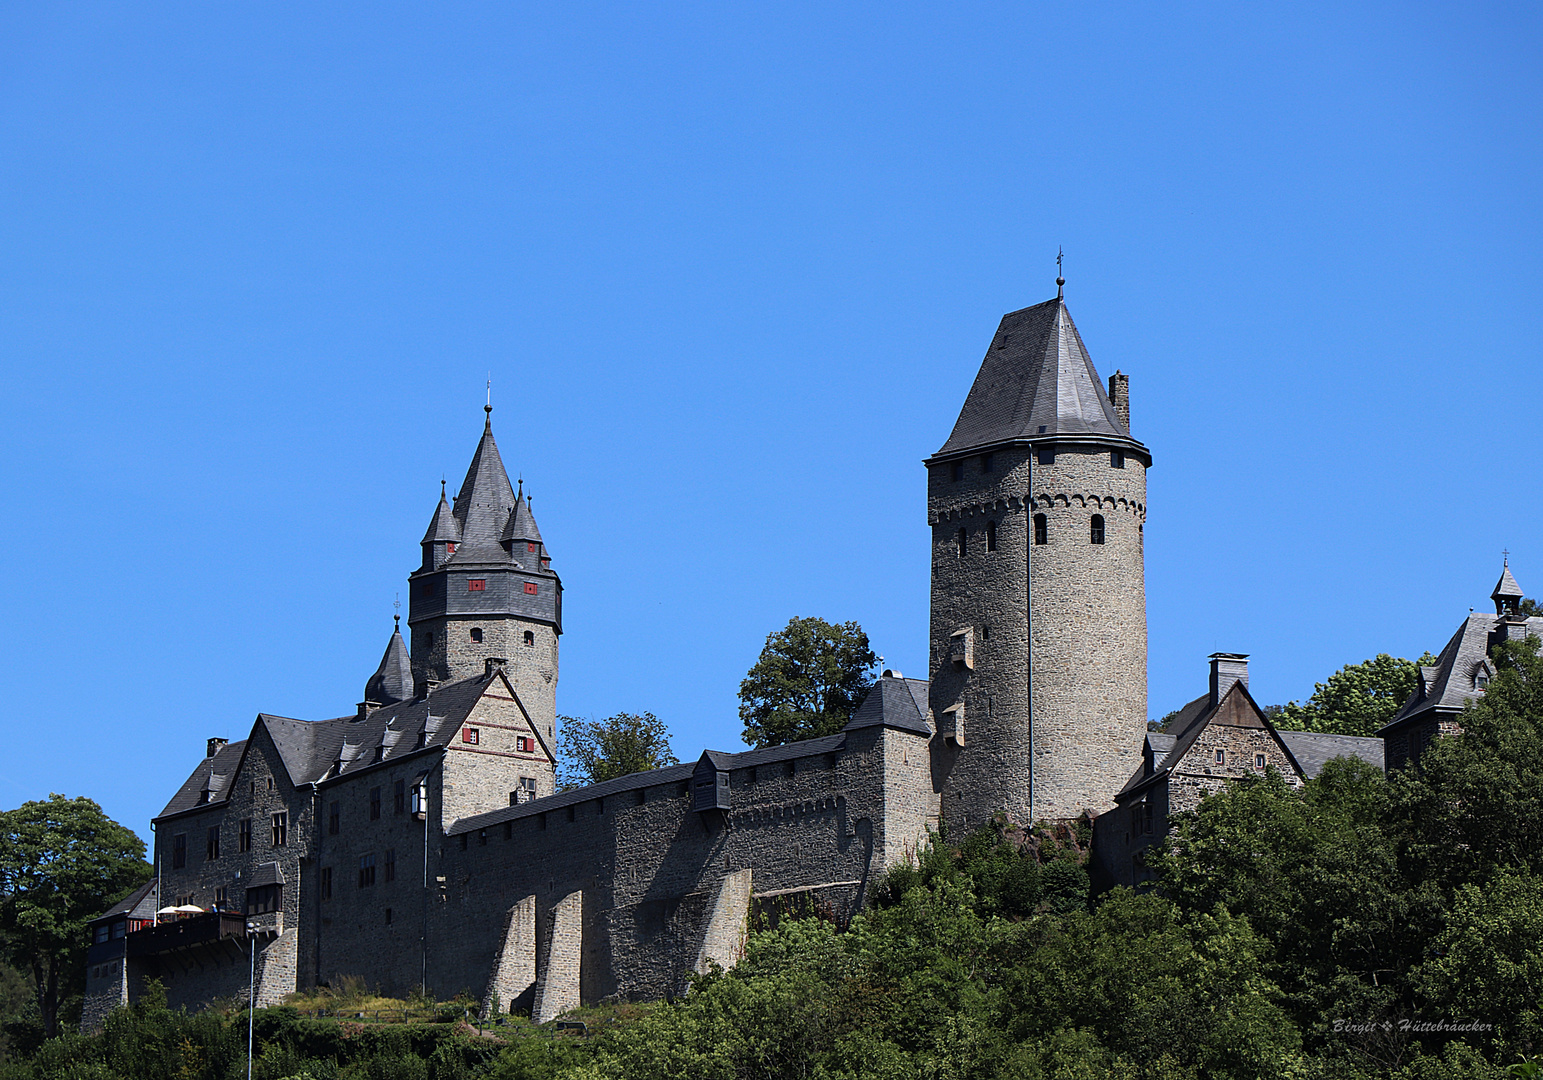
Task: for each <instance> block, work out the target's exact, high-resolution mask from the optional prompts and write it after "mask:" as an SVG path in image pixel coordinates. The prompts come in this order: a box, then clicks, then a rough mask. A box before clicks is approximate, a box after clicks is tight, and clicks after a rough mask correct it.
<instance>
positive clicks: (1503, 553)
mask: <svg viewBox="0 0 1543 1080" xmlns="http://www.w3.org/2000/svg"><path fill="white" fill-rule="evenodd" d="M1510 565H1511V551H1510V549H1509V548H1501V549H1500V568H1501V569H1502V570H1504V569H1505V568H1506V567H1508V566H1510Z"/></svg>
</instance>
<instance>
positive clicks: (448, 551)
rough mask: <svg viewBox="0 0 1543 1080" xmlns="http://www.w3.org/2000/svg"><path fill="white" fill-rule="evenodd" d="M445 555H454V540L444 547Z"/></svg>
mask: <svg viewBox="0 0 1543 1080" xmlns="http://www.w3.org/2000/svg"><path fill="white" fill-rule="evenodd" d="M445 554H446V555H454V554H455V541H454V540H452V541H450V542H449V543H448V544H446V545H445Z"/></svg>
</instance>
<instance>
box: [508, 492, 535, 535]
mask: <svg viewBox="0 0 1543 1080" xmlns="http://www.w3.org/2000/svg"><path fill="white" fill-rule="evenodd" d="M501 539H504V540H524V541H525V542H526V543H535V544H539V543H541V530H540V529H538V528H536V519H535V516H534V515H532V514H531V512H530V502H529V500H527V499H526V498H525V491H524V488H523V486H522V487H521V490H520V493H519V494H518V495H517V496H515V500H514V512H513V513H512V514H510V515H509V524H508V525H506V526H504V532H503V536H502V537H501Z"/></svg>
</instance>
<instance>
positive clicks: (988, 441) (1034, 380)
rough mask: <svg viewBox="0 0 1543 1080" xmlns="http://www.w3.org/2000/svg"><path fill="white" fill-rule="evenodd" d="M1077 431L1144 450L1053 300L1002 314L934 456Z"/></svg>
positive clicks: (1060, 303) (1062, 309)
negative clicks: (950, 428) (951, 427)
mask: <svg viewBox="0 0 1543 1080" xmlns="http://www.w3.org/2000/svg"><path fill="white" fill-rule="evenodd" d="M1067 436H1081V437H1084V438H1094V439H1099V440H1101V441H1112V442H1115V443H1118V444H1121V445H1130V446H1132V447H1134V448H1136V449H1139V450H1140V451H1141V452H1142V453H1145V448H1144V447H1142V446H1141V444H1140V443H1137V442H1135V441H1134V440H1133V439H1131V437H1130V432H1129V431H1127V430H1126V428H1125V425H1124V424H1122V423H1121V422H1120V418H1119V416H1118V415H1117V414H1116V413H1115V411H1114V406H1113V405H1111V404H1110V403H1109V397H1108V395H1107V394H1105V393H1104V388H1103V386H1102V384H1101V383H1100V382H1099V377H1098V372H1097V370H1096V369H1094V367H1093V361H1092V359H1091V358H1090V357H1089V356H1088V352H1087V349H1086V348H1084V347H1083V344H1082V336H1081V335H1080V334H1078V333H1077V327H1076V325H1075V324H1074V323H1073V322H1072V317H1071V314H1070V312H1068V311H1067V310H1066V304H1065V303H1064V302H1063V301H1062V300H1060V299H1059V298H1057V299H1055V300H1047V301H1045V302H1044V303H1043V304H1036V305H1034V306H1033V307H1028V308H1024V309H1023V310H1022V311H1014V312H1011V313H1009V314H1007V315H1004V316H1002V322H1001V325H1000V326H998V327H997V332H996V337H994V338H993V339H992V341H991V347H990V348H988V349H987V350H986V358H985V359H984V360H983V361H981V365H980V371H979V373H977V374H976V376H975V382H974V384H973V385H971V387H970V393H969V396H968V397H966V398H965V401H964V409H963V410H962V411H961V412H960V413H959V419H958V421H957V422H956V423H955V424H954V430H953V433H952V434H951V435H949V437H948V441H947V442H945V443H944V444H943V448H942V449H941V450H939V451H938V455H945V454H957V453H963V452H965V451H967V450H972V449H976V448H979V447H985V446H991V445H994V444H996V443H1003V442H1014V441H1019V440H1037V439H1053V438H1065V437H1067Z"/></svg>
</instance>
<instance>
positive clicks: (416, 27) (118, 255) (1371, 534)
mask: <svg viewBox="0 0 1543 1080" xmlns="http://www.w3.org/2000/svg"><path fill="white" fill-rule="evenodd" d="M0 30H3V32H0V147H3V151H0V198H3V204H4V207H5V212H4V214H3V215H0V362H3V365H4V372H5V375H4V382H3V389H4V392H3V394H0V477H3V482H4V490H5V495H6V497H5V499H4V500H3V509H0V513H3V514H4V515H5V522H4V526H5V530H6V533H7V535H8V536H9V537H10V539H11V544H12V551H13V558H12V559H11V560H10V562H9V564H8V568H7V570H6V571H5V572H4V581H3V583H4V592H5V595H6V598H7V601H6V607H5V618H4V619H3V620H0V634H3V635H4V641H3V649H4V655H5V656H6V657H7V658H8V660H9V676H10V677H9V694H8V695H7V705H6V709H5V719H4V724H5V746H6V751H7V752H6V753H5V754H4V755H3V756H0V805H4V806H14V805H16V804H17V803H19V802H20V801H22V800H24V799H27V798H37V797H41V796H43V795H46V794H47V793H48V792H49V791H62V792H66V793H68V794H89V795H91V796H93V797H94V798H97V799H98V800H99V801H101V802H102V804H103V805H104V806H105V807H106V809H107V810H108V812H109V813H111V814H112V815H113V816H115V817H117V818H119V819H120V820H122V821H124V822H125V823H127V824H129V825H131V826H133V827H134V828H136V829H138V830H139V831H140V832H141V833H142V834H143V835H146V836H148V825H147V822H148V819H149V817H150V816H151V815H152V814H153V813H155V812H156V811H157V810H158V809H159V808H160V807H161V805H163V803H164V801H165V800H166V799H167V798H168V797H169V796H170V794H171V792H172V791H173V790H174V788H175V786H176V785H177V784H178V783H179V782H180V781H181V779H182V778H183V777H184V776H185V775H186V774H187V772H188V771H189V770H190V769H191V767H192V766H193V765H194V764H195V763H196V761H197V760H198V759H199V758H200V757H201V755H202V752H203V740H204V739H205V738H206V737H208V736H211V735H222V736H227V737H231V738H240V737H242V736H243V735H244V733H245V732H246V730H247V729H248V728H249V726H250V724H251V721H252V718H253V717H254V716H255V714H256V713H257V712H258V711H259V710H265V711H271V712H277V713H283V714H287V715H291V716H300V717H307V718H321V717H327V716H335V715H340V714H343V713H346V712H348V711H350V710H351V709H352V706H353V703H354V702H356V701H358V700H359V698H360V696H361V693H362V688H363V683H364V680H365V678H366V677H367V676H368V675H369V674H370V672H371V671H372V670H373V669H374V667H375V664H376V662H377V661H378V659H379V656H380V653H381V651H382V649H383V648H384V646H385V643H386V639H387V636H388V634H389V630H390V626H391V613H392V601H393V598H394V597H395V595H396V593H397V592H398V591H405V590H404V580H405V577H406V574H407V573H408V572H409V571H410V570H411V569H412V568H413V567H414V566H415V565H416V563H417V559H418V549H417V547H416V543H417V541H418V539H419V537H420V536H421V534H422V532H423V529H424V527H425V525H426V524H427V522H428V519H429V516H430V514H431V512H432V510H433V507H434V503H435V500H436V498H437V495H438V490H439V480H440V477H441V476H446V477H448V478H449V480H450V482H451V486H452V490H453V488H454V485H455V484H456V483H457V481H458V480H459V478H460V477H461V475H462V474H463V473H464V471H465V469H466V465H467V462H468V460H469V458H470V455H471V453H472V450H473V448H474V445H475V442H476V439H477V436H478V433H479V431H480V428H481V421H482V411H481V406H482V398H483V384H484V380H485V379H486V377H487V374H488V372H489V371H491V372H492V377H493V381H494V404H495V407H496V408H495V412H494V424H495V431H496V433H497V436H498V439H499V443H500V446H501V448H502V450H503V453H504V458H505V461H506V463H507V464H508V466H509V468H510V469H511V471H516V472H519V473H523V475H524V476H525V478H526V482H527V488H528V490H530V491H531V492H532V493H533V494H534V496H535V503H534V506H535V510H536V514H537V517H538V519H539V521H540V524H541V528H542V531H543V533H544V534H545V537H546V539H547V541H548V544H549V546H550V548H551V550H552V553H553V556H554V559H553V566H554V568H555V569H557V570H558V571H559V572H560V573H561V574H562V575H563V580H564V584H565V587H566V605H565V616H566V630H567V633H566V634H565V636H564V637H563V639H562V649H563V654H562V673H561V682H560V685H559V688H558V695H559V709H560V711H562V712H566V713H572V714H577V715H584V716H590V715H593V716H597V717H599V716H605V715H608V714H611V713H614V712H617V711H621V710H627V711H642V710H650V711H652V712H654V713H656V714H658V715H659V716H660V717H662V718H664V719H665V720H666V721H667V722H668V723H669V724H670V726H671V728H672V730H673V731H674V732H675V735H676V750H677V753H679V754H680V756H681V757H682V758H686V759H689V758H692V757H694V756H696V754H697V753H698V752H699V751H700V749H701V748H702V747H703V746H711V747H715V748H722V749H733V748H736V747H737V746H738V745H739V731H740V725H739V722H738V719H737V715H736V697H735V695H736V691H737V687H738V683H739V680H740V679H741V678H742V677H743V675H744V672H745V670H746V669H747V668H748V667H749V666H750V664H751V663H752V662H753V661H754V659H755V657H756V654H757V653H758V651H759V649H760V647H761V645H762V643H763V641H764V639H765V636H766V634H767V633H768V632H770V631H772V630H774V629H777V628H778V627H780V626H782V625H783V624H784V623H785V622H786V621H787V620H788V619H789V618H790V617H792V616H795V615H820V616H823V617H826V618H829V619H833V620H846V619H856V620H858V621H859V622H861V623H862V625H863V626H864V627H865V628H866V629H867V630H868V632H869V634H870V635H871V637H872V639H873V643H874V646H875V648H876V649H877V650H878V651H879V652H881V653H882V654H884V656H885V657H886V659H887V662H888V663H889V664H891V665H892V666H895V667H898V668H900V669H902V670H904V671H906V672H907V673H908V674H915V675H922V674H925V668H926V648H927V642H926V632H927V600H928V596H927V593H928V579H927V575H928V568H927V545H928V535H927V529H926V525H925V519H924V476H923V470H922V468H921V464H920V463H921V459H922V458H924V457H925V456H927V455H928V454H930V453H931V452H933V451H935V450H936V449H937V448H938V447H939V446H940V445H941V444H942V442H943V440H944V439H945V437H946V436H947V434H948V431H949V429H950V427H951V426H952V423H953V420H954V417H955V415H956V414H957V411H958V409H959V406H960V405H961V404H962V402H963V400H964V395H965V392H966V390H967V389H968V387H969V384H970V381H971V379H972V378H973V376H974V373H975V370H976V368H977V366H978V364H979V362H980V359H981V357H982V355H983V354H984V351H985V348H986V346H987V344H988V343H989V341H990V339H991V335H992V332H993V330H994V329H995V327H996V324H997V320H998V319H999V318H1000V316H1001V315H1002V313H1004V312H1007V311H1010V310H1014V309H1016V308H1020V307H1024V306H1026V305H1028V304H1031V303H1036V302H1039V301H1041V300H1044V299H1046V298H1047V297H1049V296H1051V295H1053V291H1052V290H1053V289H1054V284H1053V279H1054V277H1055V264H1054V258H1055V252H1056V248H1057V246H1058V245H1063V246H1064V247H1065V249H1066V260H1067V261H1066V277H1067V279H1068V283H1067V286H1066V295H1067V302H1068V305H1069V307H1070V309H1071V311H1072V313H1073V316H1074V317H1075V318H1076V320H1077V323H1078V325H1079V327H1080V329H1081V331H1082V335H1083V338H1084V340H1085V341H1086V343H1087V345H1088V347H1089V350H1090V351H1091V353H1092V355H1093V359H1094V361H1095V363H1096V364H1097V365H1098V367H1099V369H1100V371H1101V372H1102V373H1103V374H1105V375H1107V374H1108V373H1110V372H1112V371H1113V370H1114V369H1115V368H1117V367H1118V368H1120V369H1122V370H1124V371H1125V372H1127V373H1128V374H1129V375H1130V377H1131V397H1132V416H1133V427H1134V433H1135V434H1136V436H1137V437H1138V438H1141V439H1142V440H1144V441H1145V442H1146V443H1147V445H1148V446H1150V447H1151V449H1152V451H1153V454H1154V457H1155V463H1154V467H1153V469H1152V471H1151V473H1150V477H1149V517H1148V523H1147V531H1146V536H1147V589H1148V599H1149V624H1150V640H1151V647H1150V711H1151V713H1152V714H1153V715H1154V716H1156V715H1161V714H1162V713H1164V712H1167V711H1168V710H1170V709H1172V708H1175V707H1177V706H1178V705H1180V704H1182V703H1183V702H1184V701H1186V700H1188V699H1190V698H1192V697H1194V696H1196V695H1197V694H1199V693H1200V692H1202V690H1203V689H1204V685H1205V679H1206V669H1205V656H1206V654H1207V653H1209V652H1212V651H1214V650H1217V649H1224V650H1229V651H1239V652H1248V653H1251V654H1252V655H1253V660H1252V671H1253V684H1252V685H1253V688H1254V690H1255V696H1256V697H1258V698H1259V699H1260V700H1261V701H1263V702H1277V701H1284V700H1287V699H1290V698H1302V697H1305V696H1306V695H1307V694H1309V693H1311V691H1312V687H1313V683H1314V682H1315V681H1316V680H1320V679H1322V678H1324V677H1325V676H1326V675H1328V674H1329V673H1330V672H1332V671H1333V670H1335V669H1337V668H1338V667H1339V666H1341V665H1342V664H1345V663H1349V662H1355V661H1359V660H1361V659H1364V658H1366V657H1368V656H1371V655H1373V654H1375V653H1377V652H1382V651H1386V652H1391V653H1394V654H1396V655H1404V656H1414V655H1418V653H1419V652H1420V651H1422V650H1424V649H1432V650H1437V649H1439V648H1440V646H1441V645H1442V644H1443V643H1444V642H1445V640H1446V639H1447V637H1448V636H1449V635H1450V634H1451V633H1452V631H1453V630H1454V629H1455V627H1456V626H1457V624H1458V622H1459V621H1460V620H1461V618H1462V617H1463V616H1464V615H1466V613H1467V611H1468V609H1469V607H1470V606H1476V605H1485V604H1487V602H1488V601H1487V600H1486V597H1487V596H1488V593H1489V591H1490V589H1491V587H1492V586H1493V584H1494V581H1495V579H1496V578H1497V577H1498V575H1499V569H1500V552H1501V549H1502V548H1509V550H1510V551H1511V552H1512V559H1511V565H1512V568H1513V570H1514V571H1515V573H1516V576H1517V578H1518V579H1519V580H1520V582H1521V584H1522V585H1523V587H1524V588H1527V589H1529V590H1543V529H1540V525H1543V521H1540V517H1543V506H1540V500H1539V498H1538V495H1539V485H1538V482H1537V481H1538V469H1537V463H1536V449H1535V447H1536V445H1537V436H1536V432H1535V429H1536V426H1537V422H1538V421H1537V412H1538V401H1539V390H1540V375H1539V369H1538V363H1537V360H1538V349H1539V342H1540V328H1543V327H1540V322H1543V311H1540V301H1539V298H1540V295H1543V273H1540V269H1543V268H1540V247H1539V242H1538V241H1539V236H1540V228H1539V226H1540V209H1539V208H1540V205H1543V199H1540V198H1539V195H1540V192H1543V176H1540V157H1543V151H1540V147H1543V139H1540V137H1539V136H1540V132H1543V122H1540V121H1543V117H1540V113H1543V104H1540V103H1543V92H1540V91H1543V87H1540V82H1543V67H1540V65H1538V63H1537V62H1536V58H1537V56H1538V55H1539V50H1540V46H1543V15H1540V13H1539V10H1538V8H1537V7H1536V6H1535V5H1523V4H1509V5H1507V4H1493V3H1470V4H1444V5H1432V4H1410V3H1385V4H1354V5H1344V4H1318V5H1315V4H1275V5H1236V4H1187V3H1178V4H1166V5H1150V4H1079V5H1070V4H1057V5H1046V4H1029V3H1017V4H991V3H973V4H960V5H906V4H901V5H896V4H884V5H857V4H848V5H830V4H800V3H778V4H743V3H731V4H722V3H715V4H700V5H687V4H669V5H615V6H608V5H603V4H586V3H568V4H562V5H541V6H537V5H508V4H464V3H462V4H450V5H438V6H436V7H435V8H433V9H428V8H424V7H423V6H422V5H395V6H394V5H389V4H370V5H346V4H332V5H314V4H282V3H268V4H260V5H259V4H223V5H191V4H188V5H176V4H165V5H154V6H152V8H151V9H148V10H147V9H146V8H145V6H144V5H138V4H127V3H123V4H79V5H23V4H11V5H6V6H5V7H4V8H0Z"/></svg>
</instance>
